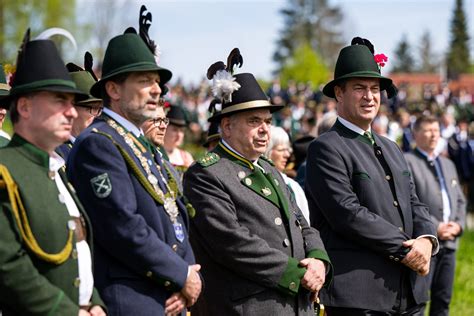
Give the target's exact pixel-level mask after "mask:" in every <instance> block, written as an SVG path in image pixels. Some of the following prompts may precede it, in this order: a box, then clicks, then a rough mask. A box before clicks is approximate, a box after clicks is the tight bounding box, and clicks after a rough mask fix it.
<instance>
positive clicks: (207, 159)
mask: <svg viewBox="0 0 474 316" xmlns="http://www.w3.org/2000/svg"><path fill="white" fill-rule="evenodd" d="M220 159H221V157H220V156H219V155H218V154H216V153H213V152H210V153H207V154H206V155H204V157H201V158H199V159H198V161H197V162H198V163H199V164H200V165H201V166H203V167H209V166H212V165H213V164H215V163H216V162H218V161H219V160H220Z"/></svg>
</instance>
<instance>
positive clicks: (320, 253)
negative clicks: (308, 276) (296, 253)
mask: <svg viewBox="0 0 474 316" xmlns="http://www.w3.org/2000/svg"><path fill="white" fill-rule="evenodd" d="M306 257H307V258H314V259H318V260H321V261H323V262H324V266H325V267H326V281H325V282H324V286H325V287H328V286H329V285H330V284H331V281H332V278H333V276H334V268H333V266H332V263H331V260H330V259H329V256H328V254H327V252H326V251H324V250H319V249H314V250H311V251H310V252H309V253H308V254H307V255H306Z"/></svg>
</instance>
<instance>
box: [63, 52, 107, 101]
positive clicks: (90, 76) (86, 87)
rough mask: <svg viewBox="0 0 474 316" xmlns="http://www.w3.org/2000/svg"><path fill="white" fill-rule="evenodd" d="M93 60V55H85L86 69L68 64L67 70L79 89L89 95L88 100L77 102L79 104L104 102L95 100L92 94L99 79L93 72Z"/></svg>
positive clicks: (87, 53)
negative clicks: (93, 87)
mask: <svg viewBox="0 0 474 316" xmlns="http://www.w3.org/2000/svg"><path fill="white" fill-rule="evenodd" d="M92 66H93V58H92V55H91V53H89V52H86V53H85V54H84V68H82V67H80V66H78V65H76V64H74V63H68V64H67V65H66V68H67V69H68V70H69V74H70V75H71V78H72V80H73V81H74V82H75V83H76V86H77V89H79V90H81V91H82V92H84V93H86V94H87V96H88V97H87V99H85V100H82V101H80V102H77V103H79V104H84V103H91V102H102V99H99V98H95V97H94V96H92V95H91V94H90V90H91V87H92V86H93V85H94V84H95V83H96V82H97V77H96V75H95V73H94V71H93V70H92Z"/></svg>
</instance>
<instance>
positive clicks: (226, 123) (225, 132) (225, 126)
mask: <svg viewBox="0 0 474 316" xmlns="http://www.w3.org/2000/svg"><path fill="white" fill-rule="evenodd" d="M230 125H231V120H230V117H228V116H226V117H223V118H222V119H221V123H220V128H221V133H222V136H225V137H226V138H228V137H229V136H230V134H231V133H230V130H231V128H230Z"/></svg>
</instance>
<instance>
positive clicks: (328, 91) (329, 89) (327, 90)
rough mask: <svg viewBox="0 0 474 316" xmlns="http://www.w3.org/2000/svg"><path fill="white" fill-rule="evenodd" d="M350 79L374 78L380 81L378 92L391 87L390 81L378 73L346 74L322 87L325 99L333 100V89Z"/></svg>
mask: <svg viewBox="0 0 474 316" xmlns="http://www.w3.org/2000/svg"><path fill="white" fill-rule="evenodd" d="M352 78H376V79H380V91H383V90H385V89H387V88H388V87H390V86H391V85H392V79H390V78H387V77H384V76H382V75H380V74H379V73H376V72H371V71H367V72H355V73H350V74H346V75H344V76H341V77H339V78H337V79H334V80H332V81H330V82H329V83H328V84H326V85H325V86H324V88H323V94H324V95H325V96H327V97H330V98H335V97H336V96H335V94H334V87H335V86H336V85H337V84H338V83H339V82H341V81H343V80H345V79H352Z"/></svg>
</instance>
